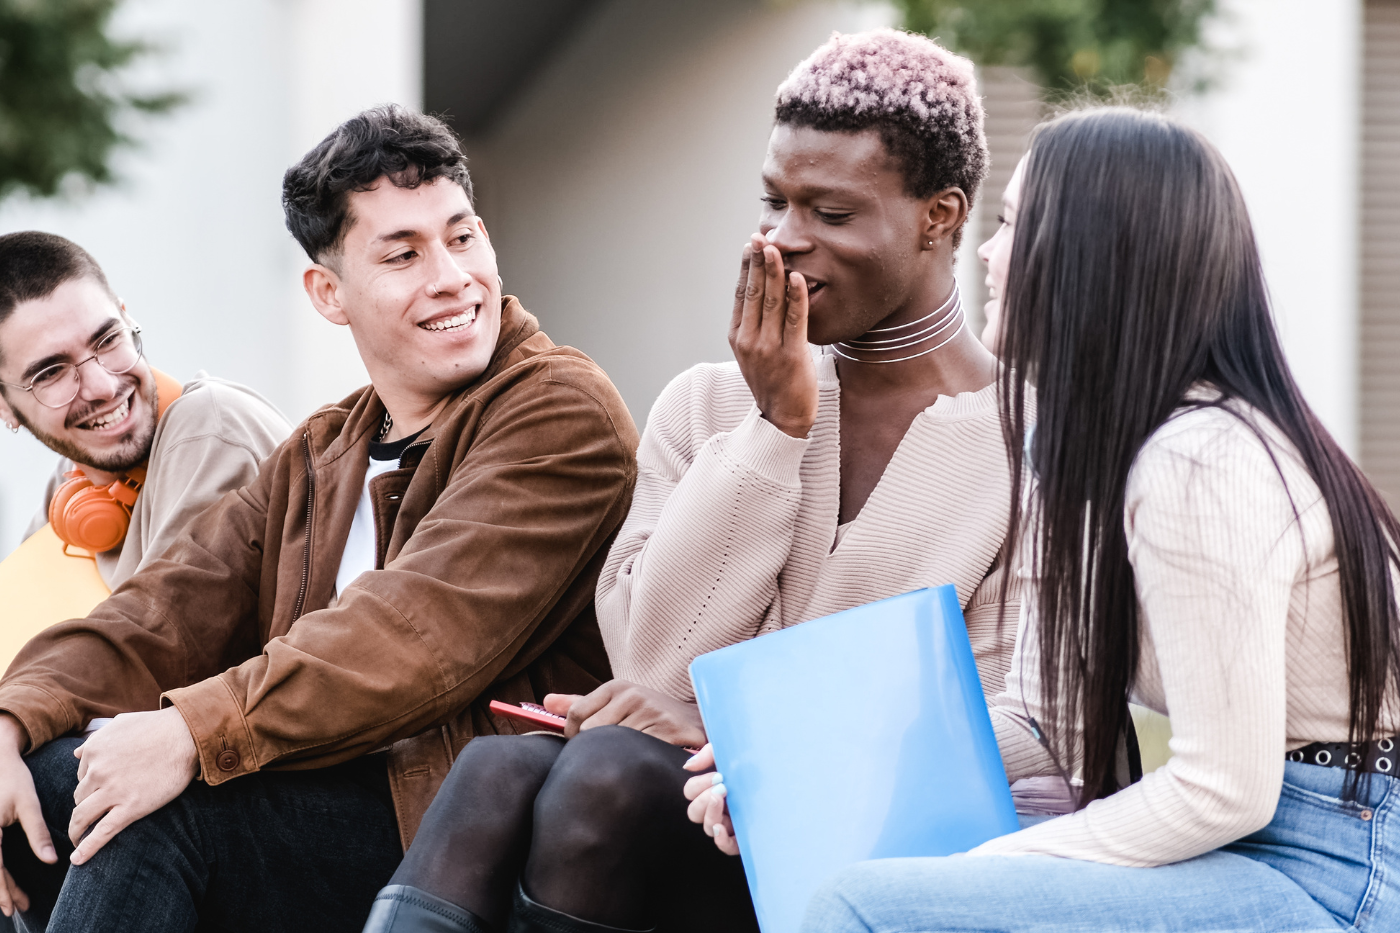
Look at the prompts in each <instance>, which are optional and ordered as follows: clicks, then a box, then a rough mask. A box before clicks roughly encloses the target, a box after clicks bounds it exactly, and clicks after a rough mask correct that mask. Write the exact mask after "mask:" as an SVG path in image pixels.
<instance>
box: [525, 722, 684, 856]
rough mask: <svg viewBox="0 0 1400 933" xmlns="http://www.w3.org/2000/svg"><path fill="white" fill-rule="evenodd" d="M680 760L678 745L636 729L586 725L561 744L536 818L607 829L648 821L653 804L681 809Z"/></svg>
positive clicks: (682, 774)
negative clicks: (587, 729)
mask: <svg viewBox="0 0 1400 933" xmlns="http://www.w3.org/2000/svg"><path fill="white" fill-rule="evenodd" d="M681 760H682V759H681V752H680V750H678V749H676V748H675V747H674V746H671V745H668V744H666V743H665V742H662V741H661V740H659V739H655V738H652V737H651V736H649V735H646V734H644V733H641V732H638V731H636V730H635V729H628V728H625V727H622V726H604V727H602V728H598V729H590V730H589V731H587V732H584V733H581V734H579V735H578V736H576V737H575V738H574V739H572V740H571V741H570V742H569V743H568V745H566V746H565V747H564V751H563V752H562V753H561V754H560V756H559V762H558V764H556V765H555V768H554V771H553V773H552V774H551V775H550V779H549V783H548V784H547V785H546V786H545V790H544V792H543V793H542V794H541V800H540V803H539V804H538V805H537V806H536V810H535V818H536V820H537V821H538V820H540V819H541V818H542V817H544V818H547V819H550V820H558V819H560V818H561V817H562V819H563V820H564V821H565V822H567V824H569V825H571V826H573V827H575V828H581V827H583V826H591V827H596V828H597V829H598V830H600V831H604V830H606V831H607V832H609V833H615V832H617V831H619V830H625V829H626V827H627V826H629V825H635V826H643V827H644V826H647V825H649V824H650V823H651V821H652V819H653V818H654V816H655V814H656V811H657V809H658V808H666V809H670V810H684V808H685V800H684V798H683V797H682V795H681V788H682V786H683V785H684V783H685V779H686V778H687V777H688V776H689V775H688V774H687V773H686V772H685V771H683V770H682V769H681V767H680V765H681Z"/></svg>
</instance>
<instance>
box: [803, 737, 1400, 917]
mask: <svg viewBox="0 0 1400 933" xmlns="http://www.w3.org/2000/svg"><path fill="white" fill-rule="evenodd" d="M1344 778H1345V772H1344V771H1343V770H1342V769H1340V768H1323V767H1319V766H1317V765H1306V764H1296V763H1293V762H1289V763H1288V764H1287V765H1286V767H1285V771H1284V784H1283V793H1282V795H1281V797H1280V798H1279V803H1278V809H1277V811H1276V812H1275V813H1274V818H1273V820H1272V822H1270V823H1269V825H1268V826H1266V827H1264V828H1263V829H1261V830H1259V831H1258V832H1257V833H1254V834H1253V835H1250V836H1246V837H1245V838H1244V839H1241V840H1239V841H1238V842H1235V843H1233V844H1231V845H1228V846H1224V847H1223V848H1220V849H1216V850H1215V851H1213V852H1207V853H1206V854H1205V855H1201V856H1198V857H1196V858H1193V859H1188V860H1186V861H1184V862H1177V863H1175V864H1172V865H1163V866H1161V867H1159V868H1123V867H1120V866H1117V865H1102V864H1099V863H1097V862H1084V861H1077V860H1074V859H1060V858H1051V857H1049V856H1038V855H1028V856H1016V857H1010V856H987V857H972V858H969V857H965V856H956V855H955V856H950V857H948V858H908V859H887V860H881V861H872V862H862V863H860V864H858V865H853V866H851V867H850V868H848V869H846V870H844V871H842V872H841V873H839V874H837V875H836V876H835V877H834V878H832V879H831V880H829V881H828V882H827V883H826V884H824V885H823V886H822V887H821V889H820V890H819V891H818V892H817V894H816V895H815V896H814V897H813V898H812V902H811V904H810V905H809V907H808V910H807V917H806V920H805V921H804V923H803V926H802V929H803V933H837V931H840V933H855V931H862V933H864V931H871V933H913V931H919V933H951V931H956V933H973V931H976V933H990V931H1006V933H1012V931H1016V933H1021V931H1035V933H1071V931H1073V933H1100V931H1103V933H1108V931H1112V933H1186V931H1193V933H1195V931H1202V933H1205V931H1208V933H1245V931H1248V933H1315V931H1324V930H1325V931H1337V930H1357V931H1364V933H1393V931H1400V889H1397V882H1400V782H1397V779H1396V778H1391V777H1383V776H1381V775H1372V776H1371V782H1370V786H1369V788H1367V787H1366V785H1364V784H1363V785H1362V791H1363V792H1362V793H1361V794H1360V797H1359V800H1358V802H1356V803H1347V802H1344V801H1342V800H1341V799H1340V798H1341V793H1342V782H1343V780H1344ZM1392 821H1393V822H1394V825H1391V823H1392Z"/></svg>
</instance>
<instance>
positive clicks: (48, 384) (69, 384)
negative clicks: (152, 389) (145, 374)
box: [0, 325, 142, 408]
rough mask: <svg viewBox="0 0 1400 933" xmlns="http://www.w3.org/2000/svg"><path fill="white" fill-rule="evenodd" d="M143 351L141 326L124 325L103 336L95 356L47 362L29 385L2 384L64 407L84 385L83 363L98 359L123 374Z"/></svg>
mask: <svg viewBox="0 0 1400 933" xmlns="http://www.w3.org/2000/svg"><path fill="white" fill-rule="evenodd" d="M141 355H142V349H141V328H140V327H137V326H135V325H133V326H131V327H123V328H121V329H119V330H114V331H112V332H111V333H110V334H108V335H107V336H106V337H103V338H102V342H101V343H99V344H98V345H97V346H96V348H94V350H93V353H92V356H90V357H88V358H87V359H85V360H79V361H78V362H76V363H55V364H54V365H52V366H46V367H44V368H43V369H41V370H39V372H38V373H37V374H35V376H34V378H33V379H30V380H29V385H23V386H22V385H16V384H15V383H13V382H4V383H0V385H7V386H9V387H10V388H12V389H23V390H24V391H26V392H29V393H32V394H33V396H34V401H36V402H38V403H39V404H40V405H43V406H44V407H45V408H63V407H65V406H67V404H68V403H69V402H71V401H73V399H75V398H77V397H78V390H79V389H80V388H82V374H80V373H79V372H78V368H79V367H80V366H82V365H83V364H85V363H91V362H92V361H93V360H96V361H97V365H98V366H101V367H102V368H103V369H105V370H107V372H109V373H111V374H112V375H114V376H120V375H121V374H122V373H127V372H131V370H132V369H134V368H135V366H136V364H137V363H139V362H141Z"/></svg>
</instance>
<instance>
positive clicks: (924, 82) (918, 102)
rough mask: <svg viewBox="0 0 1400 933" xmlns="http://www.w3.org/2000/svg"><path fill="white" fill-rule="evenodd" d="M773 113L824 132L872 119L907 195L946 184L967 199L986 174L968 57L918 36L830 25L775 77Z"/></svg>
mask: <svg viewBox="0 0 1400 933" xmlns="http://www.w3.org/2000/svg"><path fill="white" fill-rule="evenodd" d="M775 117H776V120H777V122H778V123H780V124H787V125H789V126H805V127H811V128H812V129H816V130H823V131H827V132H832V131H836V132H842V131H844V132H859V131H861V130H865V129H870V128H871V127H874V128H875V129H876V130H877V131H878V132H879V134H880V139H881V140H882V141H883V142H884V144H885V148H886V150H888V151H889V153H890V155H891V156H892V157H893V158H894V159H895V161H896V162H897V164H898V165H899V166H900V169H901V170H902V172H903V174H904V190H905V193H906V194H908V195H909V196H910V197H912V198H927V197H930V196H932V195H933V194H934V193H935V192H937V191H942V190H943V189H944V188H951V187H956V188H961V189H962V192H963V194H965V195H967V200H968V203H969V205H970V204H972V203H973V202H974V201H975V200H976V199H977V191H978V189H979V188H980V187H981V186H982V179H983V178H984V177H985V176H986V174H987V161H988V158H987V140H986V137H985V135H984V134H983V129H982V123H983V112H982V102H981V100H980V99H979V98H978V97H977V83H976V81H975V80H974V78H973V73H972V62H970V61H968V60H967V59H965V58H962V57H961V56H958V55H954V54H953V53H952V52H949V51H948V50H947V49H945V48H943V47H942V46H940V45H938V44H937V43H936V42H934V41H933V40H931V39H927V38H925V37H923V36H916V35H912V34H910V33H907V32H900V31H898V30H894V29H874V30H871V31H869V32H861V33H855V34H854V35H842V34H841V33H833V34H832V36H831V38H830V39H829V40H828V41H827V42H826V44H825V45H823V46H822V47H821V48H819V49H817V50H816V51H815V52H813V53H812V54H811V55H809V56H808V57H807V58H806V59H804V60H803V61H802V62H801V63H799V64H798V66H797V67H796V68H794V69H793V71H792V74H790V75H788V78H787V80H786V81H784V82H783V83H782V84H781V85H779V87H778V100H777V112H776V114H775ZM959 232H960V233H961V231H959Z"/></svg>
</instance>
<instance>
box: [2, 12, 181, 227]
mask: <svg viewBox="0 0 1400 933" xmlns="http://www.w3.org/2000/svg"><path fill="white" fill-rule="evenodd" d="M117 5H118V0H0V199H2V198H4V197H6V196H8V195H10V194H13V193H15V192H18V191H25V192H28V193H30V194H32V195H36V196H39V197H51V196H53V195H55V194H58V193H59V192H60V191H61V190H63V186H64V182H65V179H70V178H74V177H76V178H79V179H86V180H87V181H88V182H91V183H103V182H110V181H112V180H113V173H112V166H111V159H112V154H113V150H114V149H116V148H117V147H118V146H121V145H125V144H130V143H132V142H133V140H132V139H131V138H130V137H129V136H128V135H127V134H126V133H125V132H123V129H122V126H123V117H124V115H125V114H128V113H133V112H145V113H163V112H165V111H168V110H170V109H172V108H173V107H175V106H177V105H178V104H180V103H181V102H182V101H183V100H184V96H183V95H182V94H180V93H177V92H166V93H156V94H140V93H132V92H130V91H128V90H126V89H125V88H124V87H123V82H122V75H121V72H122V71H123V69H125V68H126V67H127V66H128V65H130V64H131V63H132V62H133V61H135V60H136V59H138V58H140V57H141V56H144V55H148V54H150V53H151V52H152V51H154V49H153V48H152V46H150V45H149V44H147V43H143V42H138V41H126V40H116V39H113V38H112V37H111V36H110V35H109V34H108V25H109V21H110V19H111V16H112V12H113V11H114V9H115V8H116V7H117Z"/></svg>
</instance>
